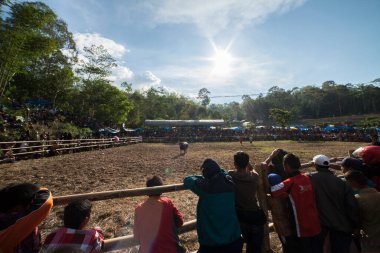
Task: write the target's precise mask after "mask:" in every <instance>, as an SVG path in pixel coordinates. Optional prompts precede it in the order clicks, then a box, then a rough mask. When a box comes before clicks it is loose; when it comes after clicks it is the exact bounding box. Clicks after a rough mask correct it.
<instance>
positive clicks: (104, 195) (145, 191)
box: [54, 184, 186, 205]
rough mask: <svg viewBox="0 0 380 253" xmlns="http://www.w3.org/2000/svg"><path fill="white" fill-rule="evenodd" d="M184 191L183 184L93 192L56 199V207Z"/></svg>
mask: <svg viewBox="0 0 380 253" xmlns="http://www.w3.org/2000/svg"><path fill="white" fill-rule="evenodd" d="M183 190H186V188H185V186H184V185H183V184H172V185H163V186H156V187H146V188H136V189H127V190H116V191H104V192H91V193H83V194H75V195H67V196H59V197H55V198H54V205H65V204H67V203H70V202H72V201H75V200H82V199H88V200H91V201H98V200H106V199H114V198H125V197H136V196H145V195H156V194H160V193H163V192H174V191H183Z"/></svg>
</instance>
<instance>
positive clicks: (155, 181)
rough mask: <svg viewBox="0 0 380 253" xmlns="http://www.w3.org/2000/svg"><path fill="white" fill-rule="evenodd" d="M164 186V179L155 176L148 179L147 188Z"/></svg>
mask: <svg viewBox="0 0 380 253" xmlns="http://www.w3.org/2000/svg"><path fill="white" fill-rule="evenodd" d="M161 185H163V183H162V179H161V178H160V177H158V176H153V177H151V178H148V180H147V181H146V187H154V186H161Z"/></svg>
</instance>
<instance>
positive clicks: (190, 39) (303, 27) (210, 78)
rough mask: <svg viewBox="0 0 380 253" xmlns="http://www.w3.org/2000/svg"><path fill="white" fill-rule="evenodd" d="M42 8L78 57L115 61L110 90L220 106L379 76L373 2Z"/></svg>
mask: <svg viewBox="0 0 380 253" xmlns="http://www.w3.org/2000/svg"><path fill="white" fill-rule="evenodd" d="M44 2H45V3H46V4H47V5H49V6H50V7H51V8H52V9H53V10H54V11H55V12H56V13H57V15H58V16H59V17H60V18H62V19H63V20H64V21H65V22H66V23H67V24H68V27H69V30H70V31H71V32H72V33H73V34H74V38H75V41H76V43H77V48H78V50H79V52H81V51H82V49H83V47H84V46H91V45H92V44H95V45H103V46H104V47H105V48H106V49H107V50H108V51H109V53H110V54H111V55H112V56H113V57H114V58H115V59H116V60H117V62H118V67H117V68H115V69H114V70H113V73H112V76H111V77H110V79H111V80H112V81H114V85H116V86H118V85H119V84H120V83H122V82H124V81H127V82H128V83H132V87H133V88H134V89H147V88H149V87H152V86H153V87H157V86H163V87H165V88H166V89H167V90H169V91H173V92H178V93H180V94H183V95H185V96H188V97H190V98H195V97H196V96H197V94H198V91H199V90H200V89H201V88H207V89H208V90H209V91H210V92H211V94H210V96H211V97H212V100H211V102H212V103H225V102H230V101H232V100H235V101H238V102H240V101H241V95H244V94H259V93H266V92H267V91H268V89H269V88H270V87H272V86H279V87H280V88H284V89H292V88H293V87H302V86H305V85H316V86H320V85H321V84H322V83H323V82H324V81H326V80H334V81H335V82H336V83H342V84H346V83H352V84H357V83H367V82H371V81H372V80H374V79H376V78H379V77H380V32H379V27H380V15H379V11H380V1H379V0H344V1H342V0H208V1H205V0H192V1H186V0H64V1H62V0H45V1H44ZM214 96H217V97H218V98H214ZM219 96H221V97H219ZM226 96H236V97H226ZM252 96H254V95H252Z"/></svg>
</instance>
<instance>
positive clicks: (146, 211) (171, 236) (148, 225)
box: [133, 176, 186, 253]
mask: <svg viewBox="0 0 380 253" xmlns="http://www.w3.org/2000/svg"><path fill="white" fill-rule="evenodd" d="M161 185H163V183H162V180H161V178H159V177H158V176H154V177H152V178H149V179H148V180H147V182H146V186H147V187H154V186H161ZM182 225H183V218H182V215H181V213H180V212H179V211H178V209H177V207H176V206H175V205H174V204H173V203H172V201H171V200H170V199H168V198H165V197H161V194H154V195H150V196H149V198H148V199H147V200H146V201H145V202H143V203H141V204H138V205H137V207H136V209H135V222H134V227H133V237H134V238H135V239H136V240H137V241H138V242H139V243H140V250H139V253H184V252H186V249H185V248H184V247H183V246H182V245H181V243H180V241H179V237H178V228H179V227H181V226H182Z"/></svg>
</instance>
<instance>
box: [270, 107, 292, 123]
mask: <svg viewBox="0 0 380 253" xmlns="http://www.w3.org/2000/svg"><path fill="white" fill-rule="evenodd" d="M269 117H270V118H271V119H273V120H274V121H275V122H276V123H277V124H279V125H280V126H281V127H285V126H286V125H288V124H289V123H290V120H291V113H290V112H289V111H287V110H282V109H278V108H273V109H270V110H269Z"/></svg>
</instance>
